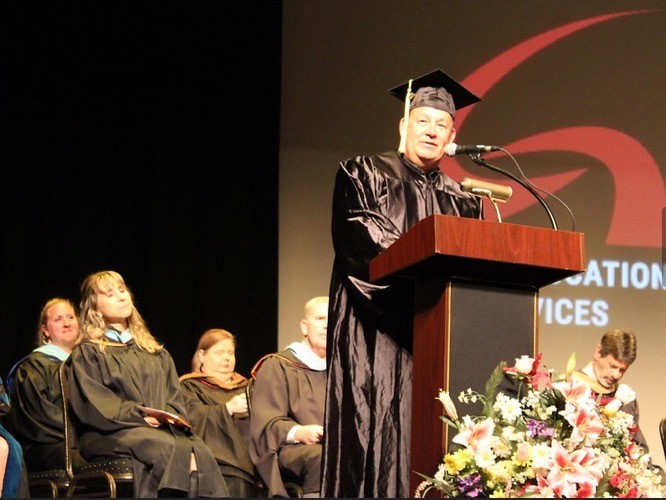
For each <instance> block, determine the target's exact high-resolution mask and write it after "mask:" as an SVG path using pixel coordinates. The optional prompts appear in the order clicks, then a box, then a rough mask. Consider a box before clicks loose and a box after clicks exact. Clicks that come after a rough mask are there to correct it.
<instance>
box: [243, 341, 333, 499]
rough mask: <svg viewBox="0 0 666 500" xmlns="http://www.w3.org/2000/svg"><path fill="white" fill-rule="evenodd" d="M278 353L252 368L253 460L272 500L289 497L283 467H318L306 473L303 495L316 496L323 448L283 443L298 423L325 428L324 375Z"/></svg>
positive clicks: (288, 354)
mask: <svg viewBox="0 0 666 500" xmlns="http://www.w3.org/2000/svg"><path fill="white" fill-rule="evenodd" d="M277 354H278V355H279V356H274V355H271V356H270V357H267V358H265V359H264V360H263V362H261V365H260V366H257V365H255V368H254V369H253V373H255V372H256V374H255V376H256V378H255V383H254V390H253V393H252V394H253V395H252V415H251V417H250V432H251V436H252V446H251V447H250V457H251V458H252V460H253V461H254V463H255V465H256V467H257V470H258V471H259V473H260V474H261V477H262V478H263V480H264V482H265V483H266V485H267V486H268V496H269V497H271V496H280V497H288V496H289V495H288V494H287V491H286V489H285V487H284V482H283V476H282V474H281V473H280V464H282V465H283V467H287V468H290V467H292V465H293V467H292V470H293V469H295V468H298V467H300V466H302V465H303V464H304V463H308V464H310V465H312V464H313V463H316V464H317V465H316V469H317V470H316V471H314V472H311V473H310V474H308V479H307V480H306V481H305V484H303V492H304V493H313V492H315V491H319V489H320V469H321V465H320V463H321V450H322V446H321V444H320V443H316V444H309V445H306V444H284V442H285V440H286V437H287V434H288V433H289V430H290V429H291V428H292V427H293V426H294V425H296V424H301V425H314V424H317V425H323V424H324V398H325V396H326V372H325V371H317V370H312V369H310V368H308V367H307V366H305V365H303V364H302V362H301V361H300V360H299V359H298V358H297V357H296V356H295V355H294V353H293V352H292V351H291V350H289V349H285V350H283V351H280V352H279V353H277ZM284 358H286V359H284ZM278 456H279V459H278ZM286 475H287V473H285V476H286ZM313 476H316V477H313ZM287 479H292V478H290V477H287Z"/></svg>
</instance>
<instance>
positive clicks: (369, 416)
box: [322, 70, 482, 498]
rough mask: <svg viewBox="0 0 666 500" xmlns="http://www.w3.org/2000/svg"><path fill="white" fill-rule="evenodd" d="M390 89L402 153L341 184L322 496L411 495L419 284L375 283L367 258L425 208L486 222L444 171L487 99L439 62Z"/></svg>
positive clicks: (354, 167)
mask: <svg viewBox="0 0 666 500" xmlns="http://www.w3.org/2000/svg"><path fill="white" fill-rule="evenodd" d="M389 92H390V93H391V94H392V95H393V96H395V97H397V98H399V99H400V100H401V101H404V103H405V108H404V111H405V113H404V116H403V117H402V119H401V120H400V124H399V131H400V138H401V141H400V146H399V148H398V151H389V152H385V153H381V154H377V155H374V156H356V157H354V158H350V159H347V160H345V161H343V162H341V164H340V167H339V169H338V172H337V176H336V180H335V191H334V195H333V220H332V236H333V246H334V249H335V262H334V265H333V272H332V276H331V288H330V301H331V302H330V309H329V323H328V341H327V351H328V352H327V359H328V363H329V368H328V382H327V394H326V421H325V432H324V457H323V465H322V496H323V497H326V498H331V497H337V498H352V497H357V498H362V497H368V498H382V497H384V498H386V497H393V498H396V497H398V498H400V497H402V498H406V497H411V496H412V495H411V493H412V492H410V491H409V479H410V470H409V449H410V448H409V447H410V434H411V415H412V405H411V402H412V363H413V359H412V353H411V347H412V318H413V314H412V313H413V296H412V291H413V286H412V284H411V283H403V282H400V283H398V282H394V283H390V284H382V285H378V284H374V283H371V282H370V281H369V263H370V261H371V260H372V259H373V258H374V257H376V256H377V255H379V254H380V253H382V251H383V250H385V249H386V248H388V247H389V246H390V245H391V243H393V242H394V241H396V240H397V239H399V238H400V236H401V235H402V234H403V233H405V232H406V231H407V230H408V229H410V228H411V227H412V226H414V225H415V224H416V223H417V222H419V221H420V220H422V219H424V218H426V217H428V216H430V215H434V214H445V215H453V216H461V217H472V218H482V210H481V206H480V202H479V201H478V199H476V198H474V197H473V196H472V195H470V194H468V193H465V192H463V191H462V190H461V189H460V187H459V185H458V183H457V182H455V181H454V180H453V179H451V178H450V177H448V176H447V175H446V174H444V173H443V172H442V171H441V170H440V168H439V166H440V160H441V159H442V158H443V157H444V155H445V146H446V145H447V144H449V143H452V142H453V141H454V140H455V137H456V130H455V127H454V118H455V114H456V110H459V109H461V108H464V107H465V106H469V105H471V104H474V103H476V102H478V101H480V99H479V98H478V97H477V96H476V95H474V94H473V93H471V92H470V91H469V90H467V89H466V88H464V87H463V86H462V85H460V84H459V83H458V82H456V81H455V80H454V79H452V78H450V77H449V76H448V75H446V74H445V73H444V72H443V71H441V70H436V71H433V72H431V73H428V74H426V75H423V76H421V77H419V78H416V79H413V80H410V81H409V82H408V83H405V84H403V85H400V86H398V87H395V88H394V89H391V90H390V91H389ZM433 397H435V395H433ZM422 472H424V473H429V472H430V471H422Z"/></svg>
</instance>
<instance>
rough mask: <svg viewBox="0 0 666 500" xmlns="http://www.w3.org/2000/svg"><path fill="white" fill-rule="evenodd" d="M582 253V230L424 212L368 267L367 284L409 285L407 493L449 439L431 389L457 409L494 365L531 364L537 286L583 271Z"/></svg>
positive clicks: (534, 347) (428, 471) (432, 467)
mask: <svg viewBox="0 0 666 500" xmlns="http://www.w3.org/2000/svg"><path fill="white" fill-rule="evenodd" d="M584 254H585V249H584V235H583V234H582V233H576V232H570V231H559V230H557V231H556V230H552V229H544V228H539V227H532V226H524V225H517V224H508V223H499V222H493V221H484V220H478V219H468V218H463V217H452V216H448V215H433V216H430V217H428V218H426V219H423V220H422V221H420V222H419V223H418V224H416V225H415V226H414V227H412V228H411V229H410V230H409V231H407V232H406V233H405V234H404V235H402V237H401V238H400V239H399V240H398V241H396V242H395V243H393V244H392V245H391V246H390V247H389V248H387V249H386V250H385V251H384V252H383V253H382V254H380V255H379V256H377V257H376V258H374V259H373V260H372V261H371V262H370V279H371V280H372V281H374V282H381V281H382V280H385V279H411V280H414V286H415V293H414V295H415V296H414V301H415V302H414V306H415V307H414V336H413V356H414V371H413V393H412V433H411V462H410V463H411V465H410V470H411V471H412V474H411V475H410V486H411V491H414V490H415V489H416V487H417V486H418V484H419V483H420V482H421V481H422V479H421V477H420V476H418V475H417V474H415V473H414V472H421V473H423V474H426V475H429V476H432V475H434V474H435V472H436V471H437V466H438V464H439V463H440V462H441V460H442V457H443V455H444V454H445V453H446V450H447V446H448V442H449V439H450V438H451V437H452V436H449V432H448V431H449V427H448V426H447V425H446V424H444V423H443V422H442V421H441V420H440V419H439V416H440V415H442V411H443V410H442V405H441V403H440V402H439V401H437V400H436V397H437V395H438V394H439V390H440V389H444V390H449V391H450V393H451V397H452V398H453V399H454V402H455V403H456V405H457V406H458V409H459V412H460V410H461V409H462V408H463V407H462V405H461V404H459V403H458V401H457V396H458V394H459V393H460V392H461V391H463V390H465V389H467V388H468V387H471V388H473V389H474V390H477V391H478V392H483V391H484V389H485V384H486V381H487V380H488V377H489V376H490V374H491V373H492V371H493V370H494V369H495V367H496V366H497V365H498V364H499V362H500V361H506V362H507V363H509V365H512V364H513V362H514V359H515V358H517V357H520V356H521V355H523V354H527V355H530V356H532V357H533V356H534V355H535V354H536V353H537V351H538V326H539V322H538V315H539V310H538V296H539V289H540V288H541V287H543V286H546V285H549V284H551V283H554V282H556V281H559V280H561V279H564V278H566V277H568V276H572V275H574V274H578V273H580V272H583V271H584V270H585V255H584ZM461 413H462V414H465V413H467V411H462V412H461ZM460 416H462V415H460Z"/></svg>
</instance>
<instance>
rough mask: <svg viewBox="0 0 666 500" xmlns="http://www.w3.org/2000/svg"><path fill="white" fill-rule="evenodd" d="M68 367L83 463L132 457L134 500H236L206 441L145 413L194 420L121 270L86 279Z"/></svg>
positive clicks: (165, 354) (169, 362)
mask: <svg viewBox="0 0 666 500" xmlns="http://www.w3.org/2000/svg"><path fill="white" fill-rule="evenodd" d="M67 364H68V365H69V367H70V369H71V374H70V376H69V389H70V403H71V407H72V412H73V414H74V415H75V417H76V418H75V420H74V423H75V428H76V430H77V438H78V444H79V450H80V452H81V455H82V456H83V458H85V459H86V460H94V459H96V458H100V457H109V456H118V455H126V456H129V457H131V459H132V461H133V464H134V467H133V469H134V496H135V497H178V496H180V497H184V496H189V497H192V496H194V497H213V498H215V497H226V496H229V492H228V489H227V486H226V483H225V481H224V478H223V477H222V474H221V472H220V469H219V468H218V466H217V462H216V461H215V458H214V457H213V454H212V453H211V451H210V449H209V448H208V447H207V446H206V445H205V444H204V442H203V441H202V440H201V438H200V437H198V436H196V435H195V434H193V433H192V432H191V430H190V429H189V428H188V427H187V426H183V425H181V424H179V423H178V422H177V421H176V420H174V419H173V418H164V419H159V420H158V418H155V417H154V416H149V415H148V413H146V412H145V410H141V409H140V408H139V406H142V407H149V408H154V409H157V410H161V411H163V412H168V413H170V414H172V415H175V416H177V417H180V418H181V419H185V420H186V419H187V412H186V410H185V405H184V401H183V394H182V392H181V391H180V386H179V383H178V375H177V373H176V368H175V365H174V362H173V359H172V358H171V355H170V354H169V353H168V352H167V350H166V349H165V348H164V347H163V346H162V345H161V344H159V343H158V342H157V340H156V339H155V337H153V335H152V334H151V333H150V331H149V329H148V327H147V325H146V323H145V322H144V320H143V318H142V317H141V315H140V314H139V311H138V310H137V309H136V307H135V305H134V300H133V296H132V294H131V292H130V290H129V288H128V287H127V285H126V284H125V281H124V279H123V278H122V276H121V275H120V274H118V273H117V272H115V271H100V272H97V273H93V274H90V275H89V276H87V277H86V278H85V279H84V281H83V283H82V285H81V307H80V317H79V343H78V345H77V346H76V347H75V348H74V350H73V351H72V354H71V355H70V357H69V359H68V361H67Z"/></svg>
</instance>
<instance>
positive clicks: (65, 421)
mask: <svg viewBox="0 0 666 500" xmlns="http://www.w3.org/2000/svg"><path fill="white" fill-rule="evenodd" d="M58 382H59V383H60V398H61V399H62V427H63V433H64V436H65V470H66V471H67V477H69V479H70V480H71V479H72V477H74V471H73V470H72V469H73V468H72V448H73V447H74V446H75V444H74V442H73V440H74V435H73V434H72V427H71V422H70V419H69V388H68V386H67V365H66V364H65V362H64V361H63V362H62V363H60V367H59V368H58Z"/></svg>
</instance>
